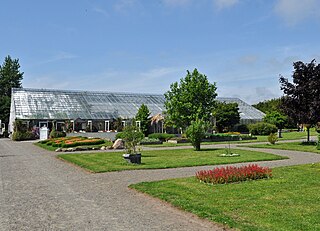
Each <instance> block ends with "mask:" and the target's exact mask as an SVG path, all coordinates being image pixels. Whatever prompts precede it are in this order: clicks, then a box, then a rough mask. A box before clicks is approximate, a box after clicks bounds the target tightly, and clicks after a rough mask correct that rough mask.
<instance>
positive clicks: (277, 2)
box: [0, 0, 320, 103]
mask: <svg viewBox="0 0 320 231" xmlns="http://www.w3.org/2000/svg"><path fill="white" fill-rule="evenodd" d="M319 6H320V0H304V1H301V0H104V1H102V0H101V1H98V0H97V1H94V0H77V1H75V0H74V1H71V0H70V1H62V0H55V1H40V0H38V1H35V0H30V1H24V0H20V1H17V0H10V1H9V0H6V1H5V0H4V1H2V2H1V7H0V28H1V36H0V62H1V63H2V62H3V60H4V58H5V56H7V55H11V57H13V58H19V60H20V65H21V70H22V71H23V72H24V73H25V74H24V80H23V87H30V88H55V89H74V90H77V89H78V90H98V91H120V92H145V93H164V92H165V91H167V90H168V89H169V86H170V84H171V83H172V82H174V81H179V79H180V78H182V77H185V75H186V70H193V69H194V68H197V69H198V70H199V71H200V72H201V73H203V74H205V75H207V77H208V79H209V80H210V82H216V83H217V87H218V95H219V96H221V97H239V98H241V99H242V100H245V101H246V102H248V103H256V102H259V101H261V100H265V99H271V98H274V97H278V96H280V95H281V91H280V89H279V83H278V79H279V74H282V75H284V76H286V77H289V78H290V77H291V74H292V71H293V69H292V63H293V62H295V61H298V60H301V61H303V62H310V61H311V60H312V59H314V58H315V59H316V60H317V61H318V62H320V11H319V10H318V9H319Z"/></svg>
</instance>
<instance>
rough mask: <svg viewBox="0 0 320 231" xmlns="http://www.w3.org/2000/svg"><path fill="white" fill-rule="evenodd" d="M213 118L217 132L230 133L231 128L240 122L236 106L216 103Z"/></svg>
mask: <svg viewBox="0 0 320 231" xmlns="http://www.w3.org/2000/svg"><path fill="white" fill-rule="evenodd" d="M213 116H214V117H215V118H216V123H217V129H218V132H223V131H230V130H231V128H232V126H234V125H236V124H238V123H239V122H240V113H239V108H238V104H237V103H224V102H218V103H217V107H216V108H215V109H214V111H213Z"/></svg>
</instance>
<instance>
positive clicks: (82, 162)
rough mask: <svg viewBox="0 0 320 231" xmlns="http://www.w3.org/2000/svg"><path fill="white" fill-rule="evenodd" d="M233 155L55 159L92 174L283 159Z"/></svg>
mask: <svg viewBox="0 0 320 231" xmlns="http://www.w3.org/2000/svg"><path fill="white" fill-rule="evenodd" d="M232 152H233V153H238V154H240V156H238V157H219V155H220V154H223V153H225V150H223V149H203V150H201V151H198V152H196V151H194V150H193V149H179V150H153V151H143V153H142V159H141V161H142V164H141V165H135V164H128V163H126V162H125V160H124V159H123V157H122V154H123V153H122V152H108V153H107V152H106V153H96V154H93V153H92V154H89V153H86V154H62V155H58V157H59V158H62V159H64V160H66V161H69V162H71V163H74V164H76V165H78V166H80V167H82V168H85V169H87V170H90V171H92V172H109V171H120V170H132V169H156V168H177V167H190V166H201V165H215V164H228V163H239V162H249V161H263V160H279V159H285V158H284V157H281V156H277V155H273V154H269V153H262V152H253V151H246V150H232Z"/></svg>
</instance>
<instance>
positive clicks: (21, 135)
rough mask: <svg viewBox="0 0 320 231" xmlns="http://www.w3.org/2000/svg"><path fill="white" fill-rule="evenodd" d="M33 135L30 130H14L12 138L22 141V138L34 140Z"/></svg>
mask: <svg viewBox="0 0 320 231" xmlns="http://www.w3.org/2000/svg"><path fill="white" fill-rule="evenodd" d="M34 139H35V136H34V134H33V133H32V132H30V131H27V132H19V131H16V132H14V133H13V134H12V140H14V141H22V140H34Z"/></svg>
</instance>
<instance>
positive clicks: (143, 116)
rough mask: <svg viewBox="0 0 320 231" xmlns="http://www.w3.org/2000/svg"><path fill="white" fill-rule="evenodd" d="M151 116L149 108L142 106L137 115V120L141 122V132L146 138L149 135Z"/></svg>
mask: <svg viewBox="0 0 320 231" xmlns="http://www.w3.org/2000/svg"><path fill="white" fill-rule="evenodd" d="M150 114H151V113H150V111H149V108H148V106H146V105H144V104H142V105H141V106H140V108H139V110H138V112H137V115H136V120H137V121H140V130H141V132H142V133H143V134H144V135H145V136H147V135H148V129H149V125H150V122H151V120H150V118H149V116H150Z"/></svg>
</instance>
